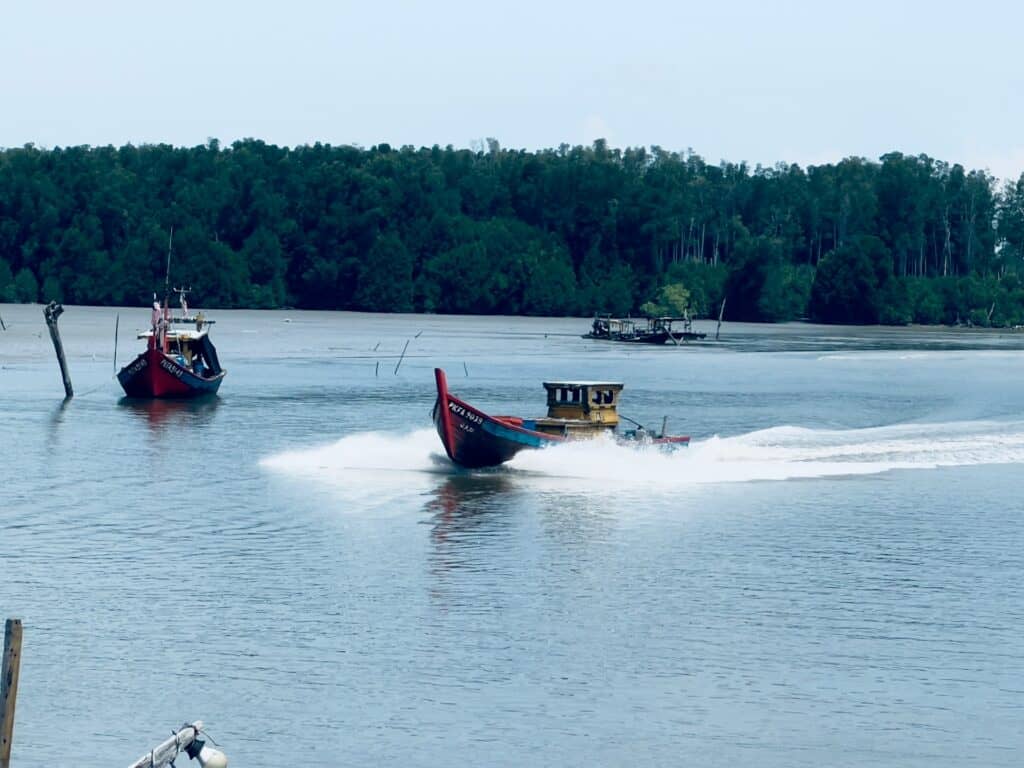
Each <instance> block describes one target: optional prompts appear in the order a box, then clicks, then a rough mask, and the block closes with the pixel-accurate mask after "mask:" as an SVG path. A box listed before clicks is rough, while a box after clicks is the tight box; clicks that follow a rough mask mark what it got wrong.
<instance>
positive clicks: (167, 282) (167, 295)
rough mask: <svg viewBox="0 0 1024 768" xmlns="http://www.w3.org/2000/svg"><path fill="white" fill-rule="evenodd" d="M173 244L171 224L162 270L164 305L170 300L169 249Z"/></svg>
mask: <svg viewBox="0 0 1024 768" xmlns="http://www.w3.org/2000/svg"><path fill="white" fill-rule="evenodd" d="M173 245H174V225H173V224H172V225H171V234H170V235H168V236H167V271H166V272H164V307H167V306H169V304H170V301H171V249H172V247H173Z"/></svg>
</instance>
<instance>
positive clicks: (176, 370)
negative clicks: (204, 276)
mask: <svg viewBox="0 0 1024 768" xmlns="http://www.w3.org/2000/svg"><path fill="white" fill-rule="evenodd" d="M176 291H177V293H178V300H179V304H180V307H181V312H180V313H178V314H175V315H172V314H171V309H170V306H169V304H170V302H169V299H168V297H167V295H166V294H165V298H164V300H163V303H162V304H161V303H160V302H159V301H157V300H156V299H155V298H154V301H153V311H152V320H151V327H150V329H149V330H146V331H141V332H140V333H139V334H138V338H139V339H145V340H146V349H145V350H144V351H143V352H141V353H140V354H139V355H138V357H136V358H135V359H134V360H132V362H130V363H128V365H126V366H125V367H124V368H122V369H121V371H120V372H119V373H118V374H117V380H118V381H119V382H120V383H121V386H122V387H123V388H124V392H125V394H126V395H128V397H147V398H162V397H178V398H181V397H198V396H200V395H212V394H213V393H215V392H216V391H217V390H218V389H219V388H220V383H221V382H222V381H223V380H224V376H225V375H226V374H227V372H226V371H225V370H224V369H223V368H221V365H220V360H219V359H218V357H217V350H216V348H215V347H214V346H213V342H211V341H210V326H211V325H213V324H214V322H215V321H213V320H207V319H206V318H205V317H204V316H203V313H202V312H198V313H196V314H194V315H190V314H189V310H188V304H187V302H186V299H185V294H186V293H187V292H188V291H187V290H186V289H183V288H178V289H176Z"/></svg>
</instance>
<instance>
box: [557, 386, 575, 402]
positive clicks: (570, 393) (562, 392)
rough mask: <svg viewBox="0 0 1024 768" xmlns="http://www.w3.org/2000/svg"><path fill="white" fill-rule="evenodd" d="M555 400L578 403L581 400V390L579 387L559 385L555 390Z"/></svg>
mask: <svg viewBox="0 0 1024 768" xmlns="http://www.w3.org/2000/svg"><path fill="white" fill-rule="evenodd" d="M555 400H557V401H558V402H559V403H578V402H579V401H580V391H579V390H578V389H569V388H568V387H559V388H558V389H557V390H556V391H555Z"/></svg>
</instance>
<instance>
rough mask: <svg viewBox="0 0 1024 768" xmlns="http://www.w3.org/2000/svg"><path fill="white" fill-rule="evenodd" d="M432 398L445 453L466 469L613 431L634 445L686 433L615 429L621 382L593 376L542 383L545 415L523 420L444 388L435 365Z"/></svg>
mask: <svg viewBox="0 0 1024 768" xmlns="http://www.w3.org/2000/svg"><path fill="white" fill-rule="evenodd" d="M434 379H435V382H436V384H437V401H436V402H435V403H434V412H433V418H434V426H435V427H436V428H437V434H438V435H439V436H440V438H441V443H442V444H443V445H444V449H445V453H447V454H448V458H450V459H451V460H452V461H453V462H455V463H456V464H459V465H460V466H463V467H468V468H470V469H477V468H480V467H493V466H497V465H499V464H503V463H504V462H506V461H508V460H509V459H511V458H512V457H513V456H515V455H516V454H517V453H519V452H520V451H524V450H530V449H537V448H545V447H548V446H552V445H558V444H560V443H564V442H565V441H567V440H578V439H587V438H594V437H600V436H603V435H609V434H610V435H612V436H614V437H615V438H616V439H617V440H618V441H620V442H623V443H627V444H633V445H644V444H647V445H659V446H663V447H666V448H675V447H681V446H685V445H687V444H688V443H689V442H690V438H689V437H686V436H682V435H679V436H671V435H667V434H665V427H664V424H663V425H662V433H661V434H655V433H652V432H648V431H647V430H645V429H644V428H643V427H639V425H638V428H637V429H634V430H628V431H625V432H621V433H620V432H618V426H619V414H618V411H617V405H618V399H619V393H620V392H621V391H622V386H623V385H622V384H619V383H604V382H593V381H561V382H547V381H546V382H544V388H545V389H546V390H547V395H548V415H547V416H546V417H542V418H535V419H524V418H519V417H517V416H491V415H489V414H487V413H484V412H483V411H481V410H480V409H478V408H475V407H473V406H472V405H470V404H469V403H467V402H466V401H465V400H461V399H460V398H458V397H456V396H455V395H453V394H451V393H450V392H449V391H448V380H447V377H446V376H445V373H444V371H443V370H441V369H440V368H435V369H434Z"/></svg>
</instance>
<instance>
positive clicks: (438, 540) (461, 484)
mask: <svg viewBox="0 0 1024 768" xmlns="http://www.w3.org/2000/svg"><path fill="white" fill-rule="evenodd" d="M515 492H516V489H515V484H514V483H513V482H512V480H511V479H510V478H509V477H507V476H506V475H505V474H504V473H500V474H499V473H494V474H458V475H452V476H451V477H449V478H448V479H447V480H446V481H445V482H444V483H443V484H442V485H441V486H439V487H438V488H437V490H436V491H435V494H434V497H433V498H432V499H431V500H430V501H429V502H427V505H426V509H427V511H429V512H431V513H433V520H432V524H433V528H432V530H431V538H432V539H433V542H434V545H435V547H436V550H435V553H434V560H435V563H436V565H437V566H438V567H439V568H440V569H441V570H449V569H455V568H465V567H474V564H476V563H477V562H478V560H480V558H479V557H477V556H475V555H474V550H476V549H479V548H480V547H481V546H482V545H483V544H484V543H486V542H488V541H489V540H490V539H491V537H492V536H493V534H494V533H496V532H498V531H500V530H503V529H507V528H509V526H510V518H509V503H508V497H509V495H510V494H514V493H515Z"/></svg>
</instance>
